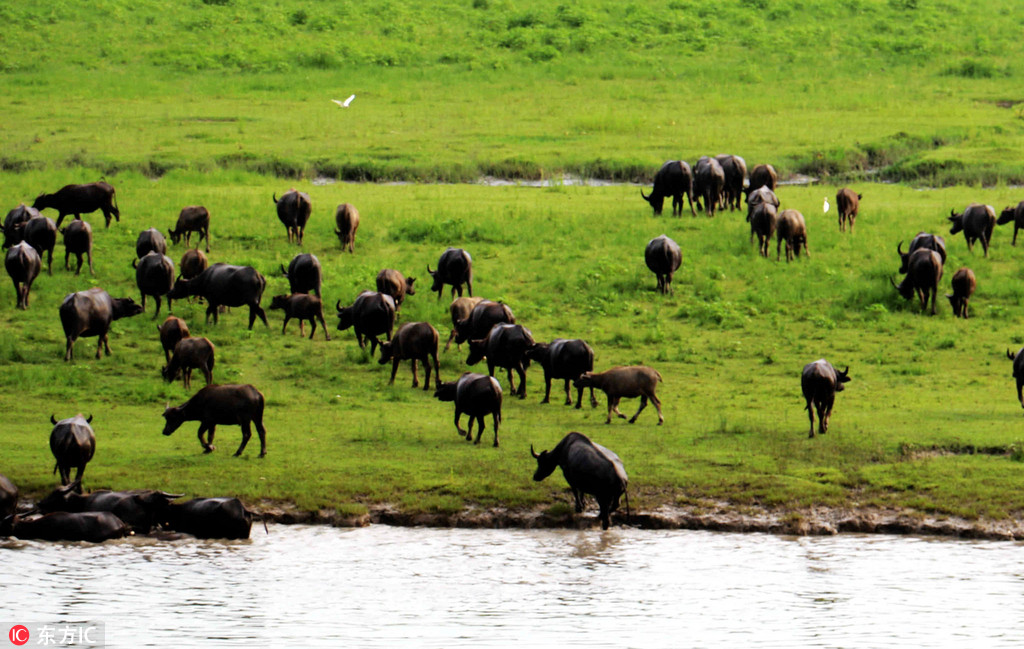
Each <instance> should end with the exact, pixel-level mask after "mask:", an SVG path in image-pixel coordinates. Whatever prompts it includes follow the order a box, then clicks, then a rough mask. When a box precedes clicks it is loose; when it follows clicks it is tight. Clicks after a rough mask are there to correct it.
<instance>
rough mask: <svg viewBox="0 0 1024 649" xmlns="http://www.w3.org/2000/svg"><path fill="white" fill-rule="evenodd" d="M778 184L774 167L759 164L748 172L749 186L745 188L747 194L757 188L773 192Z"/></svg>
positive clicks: (777, 176)
mask: <svg viewBox="0 0 1024 649" xmlns="http://www.w3.org/2000/svg"><path fill="white" fill-rule="evenodd" d="M778 184H779V174H777V173H776V172H775V167H773V166H771V165H769V164H760V165H757V166H755V167H754V168H753V169H751V170H750V185H749V186H748V187H747V193H748V194H749V193H750V192H752V191H754V190H755V189H757V188H758V187H767V188H768V189H770V190H772V191H773V192H774V191H775V189H776V187H778Z"/></svg>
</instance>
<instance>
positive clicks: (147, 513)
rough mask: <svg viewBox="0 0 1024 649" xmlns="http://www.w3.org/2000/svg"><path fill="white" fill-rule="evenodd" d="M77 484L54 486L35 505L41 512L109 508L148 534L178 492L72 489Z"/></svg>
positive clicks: (141, 532) (104, 509) (135, 530)
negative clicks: (90, 491)
mask: <svg viewBox="0 0 1024 649" xmlns="http://www.w3.org/2000/svg"><path fill="white" fill-rule="evenodd" d="M77 486H78V485H76V484H74V483H72V484H70V485H67V486H66V487H58V488H57V489H54V490H53V491H52V492H51V493H50V495H48V496H46V497H45V498H43V499H42V500H40V501H39V503H38V505H37V506H36V507H37V508H38V509H39V511H40V512H42V513H44V514H49V513H53V512H72V513H77V512H110V513H112V514H114V515H115V516H117V517H118V518H120V519H121V520H122V521H124V522H125V523H126V524H128V526H129V527H131V528H132V531H134V532H135V533H137V534H148V533H149V532H150V530H152V529H153V528H154V527H155V526H156V525H158V524H159V523H160V522H161V521H162V520H164V510H165V509H167V506H168V505H169V504H171V502H172V501H173V500H175V499H176V498H181V494H169V493H167V492H165V491H152V490H149V489H139V490H135V491H105V490H104V491H94V492H92V493H89V494H80V493H76V492H75V487H77Z"/></svg>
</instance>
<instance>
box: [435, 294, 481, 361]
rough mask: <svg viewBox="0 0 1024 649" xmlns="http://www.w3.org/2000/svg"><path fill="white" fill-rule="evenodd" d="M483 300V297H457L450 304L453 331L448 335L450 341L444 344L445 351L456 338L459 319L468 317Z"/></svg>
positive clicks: (449, 312) (449, 311)
mask: <svg viewBox="0 0 1024 649" xmlns="http://www.w3.org/2000/svg"><path fill="white" fill-rule="evenodd" d="M482 301H483V298H482V297H457V298H455V299H454V300H452V303H451V304H449V305H448V315H449V316H451V319H452V332H451V334H450V335H449V336H448V343H447V344H445V346H444V349H445V351H448V348H449V347H451V346H452V341H453V340H455V333H456V329H455V325H457V324H458V322H459V320H465V319H466V318H468V317H469V314H470V313H472V312H473V308H474V307H476V305H477V304H480V302H482ZM460 348H461V346H460Z"/></svg>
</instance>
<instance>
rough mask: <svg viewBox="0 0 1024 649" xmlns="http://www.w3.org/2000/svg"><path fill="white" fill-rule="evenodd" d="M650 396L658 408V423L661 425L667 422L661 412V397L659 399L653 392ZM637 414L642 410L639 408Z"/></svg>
mask: <svg viewBox="0 0 1024 649" xmlns="http://www.w3.org/2000/svg"><path fill="white" fill-rule="evenodd" d="M649 398H650V400H651V403H653V404H654V407H655V408H657V409H658V425H659V426H660V425H662V424H664V423H665V417H663V416H662V414H661V399H659V398H658V397H657V396H656V395H655V394H654V393H653V392H652V393H651V395H650V397H649ZM636 414H638V415H639V414H640V411H639V410H638V411H637V413H636Z"/></svg>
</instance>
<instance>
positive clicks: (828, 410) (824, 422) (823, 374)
mask: <svg viewBox="0 0 1024 649" xmlns="http://www.w3.org/2000/svg"><path fill="white" fill-rule="evenodd" d="M849 380H850V368H849V367H847V368H846V369H845V370H843V371H842V372H839V371H836V368H834V367H832V364H831V363H829V362H828V361H826V360H825V359H824V358H822V359H819V360H816V361H814V362H813V363H808V364H807V365H804V370H803V372H802V373H801V375H800V388H801V389H802V390H803V393H804V399H806V400H807V406H806V408H805V410H807V416H808V417H810V419H811V433H810V435H808V437H814V410H815V409H816V410H817V411H818V434H819V435H824V434H825V433H827V432H828V422H829V419H830V418H831V417H832V405H833V404H834V403H835V400H836V392H842V391H843V390H844V389H845V388H846V386H845V385H843V384H844V383H848V382H849Z"/></svg>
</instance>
